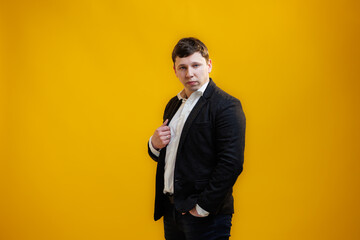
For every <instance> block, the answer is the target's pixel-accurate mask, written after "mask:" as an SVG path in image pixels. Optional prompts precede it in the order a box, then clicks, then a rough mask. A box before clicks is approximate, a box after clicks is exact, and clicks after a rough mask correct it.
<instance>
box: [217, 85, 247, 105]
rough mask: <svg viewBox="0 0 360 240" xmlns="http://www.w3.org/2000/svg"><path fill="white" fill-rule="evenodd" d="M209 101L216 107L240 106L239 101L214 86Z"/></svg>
mask: <svg viewBox="0 0 360 240" xmlns="http://www.w3.org/2000/svg"><path fill="white" fill-rule="evenodd" d="M210 100H211V101H212V102H214V103H216V105H218V106H223V107H224V106H228V105H232V104H234V103H236V104H241V103H240V100H239V99H238V98H236V97H234V96H232V95H230V94H229V93H227V92H225V91H224V90H222V89H221V88H219V87H218V86H214V91H213V94H212V95H211V97H210Z"/></svg>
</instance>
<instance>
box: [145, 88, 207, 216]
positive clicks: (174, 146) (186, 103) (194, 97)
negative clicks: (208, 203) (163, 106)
mask: <svg viewBox="0 0 360 240" xmlns="http://www.w3.org/2000/svg"><path fill="white" fill-rule="evenodd" d="M208 84H209V82H207V83H205V84H204V85H202V86H201V88H200V89H199V90H197V91H195V92H193V93H192V94H191V95H190V97H189V98H188V99H186V98H184V97H182V96H181V95H182V94H184V90H182V91H181V92H179V93H178V94H177V97H178V99H179V100H182V104H181V106H180V107H179V109H178V110H177V112H176V114H175V115H174V117H173V118H172V119H171V121H170V123H169V127H170V132H171V138H170V142H169V144H168V145H167V148H166V156H165V173H164V191H163V192H164V193H170V194H173V193H174V169H175V161H176V155H177V150H178V146H179V141H180V137H181V132H182V130H183V127H184V125H185V122H186V119H187V118H188V116H189V114H190V113H191V111H192V110H193V108H194V107H195V105H196V103H197V102H198V101H199V99H200V97H201V96H202V95H203V93H204V91H205V89H206V87H207V85H208ZM184 95H185V94H184ZM149 147H150V150H151V152H152V153H153V154H154V155H155V156H159V155H160V152H159V151H157V150H156V149H155V148H154V147H153V146H152V144H151V137H150V141H149ZM196 211H197V212H198V214H199V215H202V216H207V215H209V212H207V211H205V210H204V209H202V208H201V207H200V206H199V205H198V204H196Z"/></svg>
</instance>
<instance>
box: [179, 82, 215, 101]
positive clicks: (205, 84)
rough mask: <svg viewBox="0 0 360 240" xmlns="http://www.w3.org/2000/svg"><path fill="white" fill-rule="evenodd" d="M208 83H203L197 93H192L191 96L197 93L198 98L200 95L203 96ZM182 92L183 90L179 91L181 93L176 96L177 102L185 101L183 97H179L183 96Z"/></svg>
mask: <svg viewBox="0 0 360 240" xmlns="http://www.w3.org/2000/svg"><path fill="white" fill-rule="evenodd" d="M209 82H210V81H207V82H206V83H204V85H202V86H201V88H199V89H198V90H197V91H195V92H193V93H192V94H194V93H197V94H199V95H200V96H202V95H203V94H204V92H205V89H206V87H207V86H208V84H209ZM184 91H185V90H184V89H183V90H181V91H180V92H179V93H178V94H177V97H178V99H179V100H186V98H184V97H182V96H181V95H182V94H185V93H184ZM192 94H191V95H192Z"/></svg>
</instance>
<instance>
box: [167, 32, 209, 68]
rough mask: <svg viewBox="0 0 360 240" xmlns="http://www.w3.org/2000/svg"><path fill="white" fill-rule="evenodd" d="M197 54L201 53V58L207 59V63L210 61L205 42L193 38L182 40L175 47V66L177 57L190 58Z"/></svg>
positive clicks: (173, 58) (173, 57)
mask: <svg viewBox="0 0 360 240" xmlns="http://www.w3.org/2000/svg"><path fill="white" fill-rule="evenodd" d="M195 52H199V53H200V54H201V56H203V58H205V60H206V62H208V61H209V52H208V49H207V47H206V46H205V44H204V43H203V42H201V41H200V40H199V39H196V38H193V37H189V38H182V39H180V40H179V42H178V43H177V44H176V45H175V47H174V50H173V52H172V60H173V63H174V64H175V59H176V57H179V58H183V57H188V56H190V55H192V54H194V53H195Z"/></svg>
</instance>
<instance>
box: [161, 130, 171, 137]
mask: <svg viewBox="0 0 360 240" xmlns="http://www.w3.org/2000/svg"><path fill="white" fill-rule="evenodd" d="M159 135H160V136H164V135H165V136H166V135H171V132H170V131H169V130H165V131H163V132H160V133H159Z"/></svg>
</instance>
